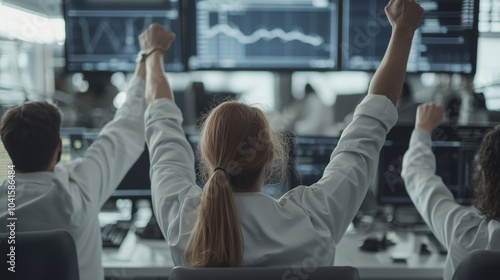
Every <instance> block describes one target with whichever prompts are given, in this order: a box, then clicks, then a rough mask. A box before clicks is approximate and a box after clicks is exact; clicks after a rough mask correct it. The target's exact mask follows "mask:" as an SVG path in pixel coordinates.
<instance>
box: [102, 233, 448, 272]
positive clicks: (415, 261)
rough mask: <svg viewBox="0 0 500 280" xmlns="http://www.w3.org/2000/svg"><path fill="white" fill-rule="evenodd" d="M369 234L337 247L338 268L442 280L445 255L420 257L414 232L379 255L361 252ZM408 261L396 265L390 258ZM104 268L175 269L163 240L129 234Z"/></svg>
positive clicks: (396, 237)
mask: <svg viewBox="0 0 500 280" xmlns="http://www.w3.org/2000/svg"><path fill="white" fill-rule="evenodd" d="M366 237H367V235H366V234H356V233H354V234H352V233H351V234H349V233H348V234H346V235H345V236H344V238H343V239H342V241H341V242H340V244H339V245H338V247H337V252H336V256H335V265H337V266H345V265H348V266H354V267H356V268H357V269H358V271H359V274H360V277H361V279H363V280H367V279H372V280H375V279H377V280H379V279H380V280H381V279H394V280H396V279H405V280H408V279H415V280H416V279H426V280H428V279H432V280H434V279H442V278H443V268H444V263H445V259H446V258H445V256H442V255H439V254H438V253H437V252H433V253H432V254H431V255H420V254H419V250H420V244H421V243H422V242H423V241H424V239H425V238H426V237H425V236H419V235H415V234H413V233H411V232H397V233H389V234H388V237H389V239H392V240H393V241H395V242H396V245H395V246H393V247H391V248H389V249H388V250H386V251H381V252H377V253H368V252H362V251H361V250H359V248H358V245H359V243H360V242H361V241H362V240H364V239H365V238H366ZM396 255H397V256H399V257H403V258H406V263H394V262H393V260H392V258H391V256H396ZM102 261H103V266H104V274H105V275H106V277H111V278H134V277H168V275H169V274H170V271H171V270H172V267H173V262H172V258H171V256H170V252H169V250H168V247H167V243H166V242H165V241H162V240H141V239H139V238H137V237H136V236H135V234H134V233H132V232H130V233H129V234H128V235H127V237H126V238H125V240H124V242H123V244H122V246H121V247H120V248H119V249H108V248H106V249H104V251H103V258H102Z"/></svg>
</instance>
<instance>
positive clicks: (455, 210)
mask: <svg viewBox="0 0 500 280" xmlns="http://www.w3.org/2000/svg"><path fill="white" fill-rule="evenodd" d="M431 143H432V141H431V136H430V134H429V133H427V132H426V131H423V130H419V129H417V130H415V131H413V134H412V136H411V140H410V148H409V149H408V151H407V152H406V154H405V156H404V158H403V170H402V177H403V179H404V181H405V185H406V190H407V191H408V194H409V195H410V197H411V199H412V201H413V203H414V204H415V206H416V207H417V209H418V211H419V212H420V214H421V215H422V218H423V219H424V220H425V222H426V223H427V224H428V225H429V227H430V228H431V230H432V232H433V233H434V235H435V236H436V237H437V239H438V240H439V241H441V242H442V243H443V244H444V245H445V246H446V247H447V248H448V256H447V257H446V264H445V269H444V279H445V280H449V279H451V278H452V276H453V273H454V271H455V269H456V268H457V266H458V264H459V263H460V261H461V260H462V259H463V258H464V257H465V255H466V254H468V253H469V252H471V251H472V250H474V249H487V250H500V222H498V221H495V220H492V221H490V222H489V223H488V222H486V220H485V219H484V218H483V217H482V216H481V215H479V214H478V211H477V209H475V208H474V207H466V206H462V205H459V204H457V203H456V202H455V200H454V198H453V194H452V193H451V192H450V191H449V190H448V189H447V188H446V186H445V184H444V183H443V181H442V180H441V177H439V176H437V175H436V159H435V157H434V154H433V153H432V147H431Z"/></svg>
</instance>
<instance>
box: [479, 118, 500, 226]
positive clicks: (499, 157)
mask: <svg viewBox="0 0 500 280" xmlns="http://www.w3.org/2000/svg"><path fill="white" fill-rule="evenodd" d="M474 168H475V170H474V175H473V184H474V187H475V198H474V206H476V208H477V209H478V210H479V212H480V213H481V215H483V216H484V218H485V219H486V220H487V221H491V220H497V221H500V172H499V170H500V126H496V127H495V128H493V129H492V130H490V131H489V132H488V133H487V134H486V135H485V136H484V138H483V140H482V142H481V145H480V146H479V150H478V151H477V158H476V162H475V164H474Z"/></svg>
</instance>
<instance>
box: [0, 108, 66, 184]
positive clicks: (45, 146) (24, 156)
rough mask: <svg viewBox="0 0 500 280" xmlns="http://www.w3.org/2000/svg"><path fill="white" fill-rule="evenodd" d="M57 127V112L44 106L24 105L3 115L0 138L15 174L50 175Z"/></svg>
mask: <svg viewBox="0 0 500 280" xmlns="http://www.w3.org/2000/svg"><path fill="white" fill-rule="evenodd" d="M60 126H61V112H60V111H59V109H57V108H56V107H55V106H53V105H50V104H48V103H46V102H26V103H24V104H21V105H19V106H17V107H15V108H12V109H11V110H9V111H8V112H7V113H5V115H4V116H3V118H2V122H1V124H0V138H1V139H2V142H3V144H4V146H5V149H6V150H7V152H8V153H9V157H10V159H11V160H12V162H13V164H14V165H15V166H16V168H15V169H16V171H17V172H36V171H42V170H43V171H51V172H52V171H54V168H55V162H56V161H55V160H54V159H56V160H57V159H58V158H57V157H58V155H59V152H60V151H61V147H62V144H61V139H60V138H59V128H60ZM56 150H57V151H58V153H55V152H56ZM54 157H56V158H54ZM2 175H5V174H2Z"/></svg>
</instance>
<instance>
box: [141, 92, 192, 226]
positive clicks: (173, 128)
mask: <svg viewBox="0 0 500 280" xmlns="http://www.w3.org/2000/svg"><path fill="white" fill-rule="evenodd" d="M182 121H183V119H182V113H181V111H180V110H179V108H178V107H177V106H176V105H175V102H174V101H172V100H170V99H167V98H161V99H158V100H155V101H154V102H153V103H152V104H151V105H150V106H149V107H148V109H147V110H146V115H145V123H146V142H147V144H148V148H149V155H150V160H151V170H150V175H151V192H152V194H151V196H152V200H153V210H154V213H155V215H156V217H157V220H158V224H159V226H160V228H161V229H162V230H163V231H164V232H163V233H164V234H165V236H170V234H168V233H167V232H166V230H167V229H170V228H171V227H170V224H172V223H174V222H175V221H176V220H177V219H179V218H180V216H181V215H179V211H180V210H181V209H182V208H183V206H182V203H184V202H185V201H186V200H187V199H188V198H190V197H195V196H201V188H200V187H198V186H197V185H196V174H195V169H194V167H195V164H194V153H193V148H192V147H191V145H190V144H189V142H188V141H187V139H186V136H185V133H184V131H183V129H182ZM193 207H194V206H193Z"/></svg>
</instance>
